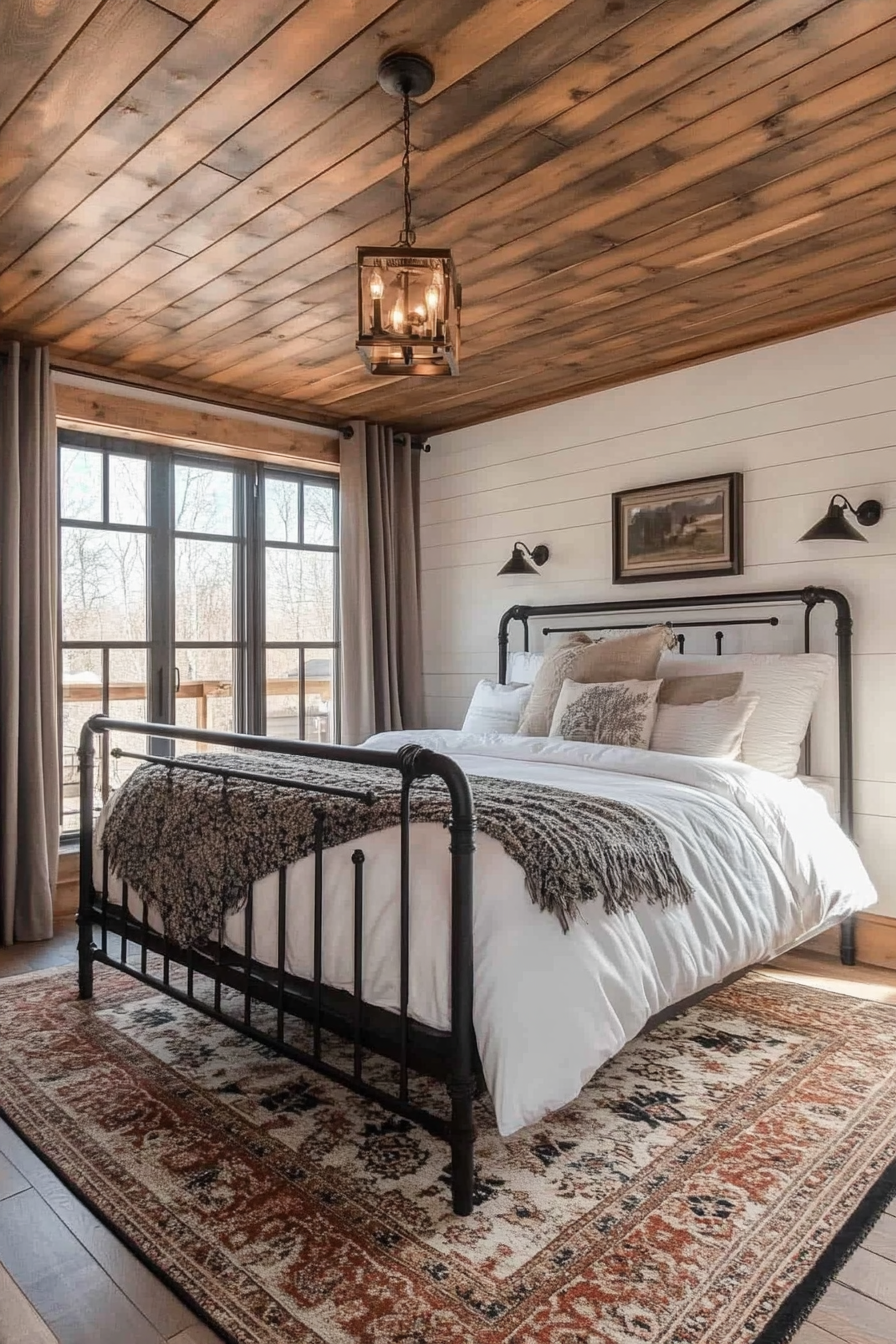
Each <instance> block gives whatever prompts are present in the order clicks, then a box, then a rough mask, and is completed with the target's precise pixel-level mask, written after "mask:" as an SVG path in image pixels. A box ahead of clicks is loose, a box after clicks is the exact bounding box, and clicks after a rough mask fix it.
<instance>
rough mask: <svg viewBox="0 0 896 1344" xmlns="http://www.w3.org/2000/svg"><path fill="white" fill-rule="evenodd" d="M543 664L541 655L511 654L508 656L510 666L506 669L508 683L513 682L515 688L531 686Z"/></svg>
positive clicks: (518, 652)
mask: <svg viewBox="0 0 896 1344" xmlns="http://www.w3.org/2000/svg"><path fill="white" fill-rule="evenodd" d="M543 662H544V654H543V653H523V652H522V651H517V652H516V653H512V654H511V655H510V666H509V668H508V669H507V680H508V682H515V683H516V685H517V686H531V685H532V683H533V681H534V680H535V678H536V677H537V676H538V673H539V672H540V671H541V665H542V663H543Z"/></svg>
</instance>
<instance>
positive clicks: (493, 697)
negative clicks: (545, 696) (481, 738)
mask: <svg viewBox="0 0 896 1344" xmlns="http://www.w3.org/2000/svg"><path fill="white" fill-rule="evenodd" d="M531 694H532V687H531V686H517V685H514V684H513V683H511V684H510V685H502V684H501V682H499V681H480V682H479V683H478V685H477V687H476V689H475V691H474V692H473V699H472V700H471V701H470V707H469V709H468V710H467V713H466V717H465V719H464V727H463V731H464V732H465V733H515V732H516V730H517V728H519V726H520V717H521V716H522V713H523V710H524V709H525V708H526V705H527V704H528V703H529V696H530V695H531Z"/></svg>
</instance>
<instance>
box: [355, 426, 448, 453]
mask: <svg viewBox="0 0 896 1344" xmlns="http://www.w3.org/2000/svg"><path fill="white" fill-rule="evenodd" d="M339 433H340V434H341V436H342V438H344V439H353V438H354V437H355V427H354V425H342V426H341V428H340V430H339ZM408 439H410V441H411V447H412V448H413V449H414V451H415V452H417V453H430V452H432V447H431V445H430V444H429V443H428V442H427V440H426V439H425V438H424V437H423V436H422V435H420V434H405V433H398V434H396V435H395V442H396V443H397V444H398V445H399V447H400V448H403V447H404V445H405V443H406V442H407V440H408Z"/></svg>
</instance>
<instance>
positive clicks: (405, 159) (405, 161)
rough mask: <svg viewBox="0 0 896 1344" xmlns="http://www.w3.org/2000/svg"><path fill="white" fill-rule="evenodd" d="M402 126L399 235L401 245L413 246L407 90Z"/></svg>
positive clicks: (408, 96)
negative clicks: (402, 180) (401, 203)
mask: <svg viewBox="0 0 896 1344" xmlns="http://www.w3.org/2000/svg"><path fill="white" fill-rule="evenodd" d="M402 126H403V130H404V154H403V156H402V160H401V166H402V169H403V170H404V228H403V229H402V230H401V233H400V234H399V235H398V243H399V246H400V247H413V246H414V244H415V243H416V241H417V234H416V233H415V231H414V230H413V229H412V228H411V99H410V95H409V94H408V93H407V92H405V94H404V110H403V114H402Z"/></svg>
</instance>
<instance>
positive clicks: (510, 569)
mask: <svg viewBox="0 0 896 1344" xmlns="http://www.w3.org/2000/svg"><path fill="white" fill-rule="evenodd" d="M527 555H528V556H529V558H530V559H531V560H533V561H534V564H530V563H529V560H527V559H526V556H527ZM549 555H550V551H549V550H548V548H547V546H544V545H540V546H536V547H534V549H533V550H531V551H530V550H529V547H528V546H527V545H526V544H525V542H522V541H517V542H514V546H513V550H512V551H511V553H510V559H509V560H508V561H507V564H506V565H502V566H501V568H500V569H499V570H498V575H499V576H500V575H501V574H537V573H538V570H537V569H536V568H535V565H543V564H544V563H545V561H546V560H547V558H548V556H549Z"/></svg>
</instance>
